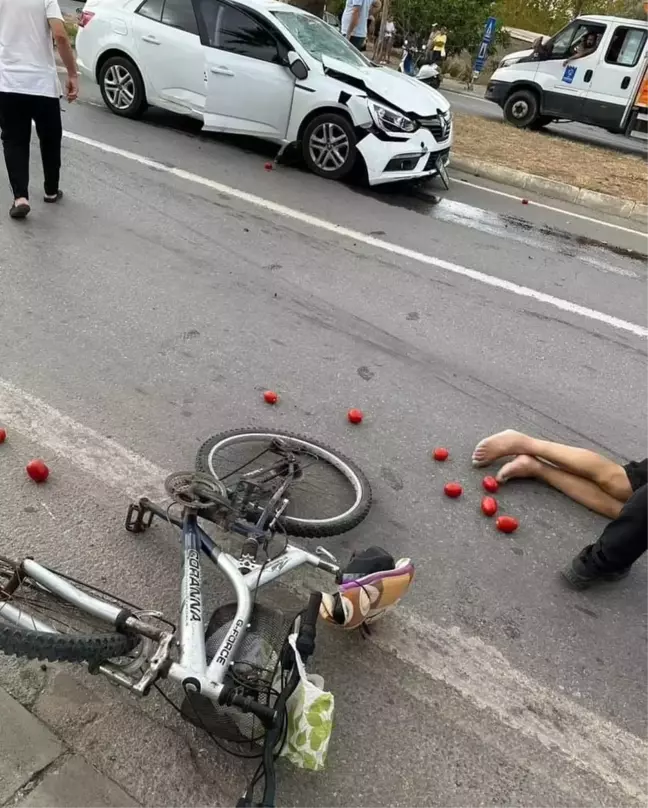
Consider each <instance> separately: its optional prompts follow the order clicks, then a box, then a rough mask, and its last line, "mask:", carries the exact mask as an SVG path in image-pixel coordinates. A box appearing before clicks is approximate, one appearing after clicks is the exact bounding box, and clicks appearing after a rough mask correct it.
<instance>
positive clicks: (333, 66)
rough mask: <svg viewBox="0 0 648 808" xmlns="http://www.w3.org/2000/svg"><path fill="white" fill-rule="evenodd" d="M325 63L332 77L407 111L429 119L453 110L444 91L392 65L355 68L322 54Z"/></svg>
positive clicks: (402, 110)
mask: <svg viewBox="0 0 648 808" xmlns="http://www.w3.org/2000/svg"><path fill="white" fill-rule="evenodd" d="M322 64H323V66H324V69H325V70H326V72H327V73H328V74H329V75H331V76H332V77H334V78H336V79H338V80H339V81H342V82H345V83H348V84H350V85H351V86H352V87H357V88H358V89H363V88H364V89H365V90H366V92H367V95H369V96H370V97H372V98H374V99H376V100H382V101H384V102H386V103H387V104H389V105H390V106H392V107H395V108H396V109H399V110H400V111H401V112H404V113H406V114H411V115H414V116H415V117H420V118H427V117H429V116H432V115H436V114H437V113H438V112H446V111H447V110H448V109H450V104H449V103H448V101H447V100H446V99H445V98H444V97H443V96H442V95H441V93H440V92H438V91H437V90H434V89H433V88H432V87H428V86H427V85H426V84H423V82H421V81H417V80H416V79H413V78H411V77H410V76H405V75H404V74H403V73H398V72H397V71H396V70H392V69H391V68H389V67H369V66H367V67H354V66H353V65H349V64H347V63H346V62H341V61H339V60H338V59H332V58H331V57H329V56H322Z"/></svg>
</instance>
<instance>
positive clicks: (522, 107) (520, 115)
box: [504, 90, 539, 129]
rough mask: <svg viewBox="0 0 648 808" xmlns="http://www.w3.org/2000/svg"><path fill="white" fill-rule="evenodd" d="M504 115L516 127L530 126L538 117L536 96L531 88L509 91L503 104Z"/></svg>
mask: <svg viewBox="0 0 648 808" xmlns="http://www.w3.org/2000/svg"><path fill="white" fill-rule="evenodd" d="M504 117H505V118H506V120H507V121H508V122H509V123H512V124H513V126H517V127H518V129H525V128H526V127H528V126H531V125H532V124H533V123H535V121H536V120H537V119H538V117H539V116H538V96H537V95H536V94H535V93H534V92H532V91H531V90H517V91H516V92H513V93H511V95H509V97H508V98H507V99H506V103H505V104H504Z"/></svg>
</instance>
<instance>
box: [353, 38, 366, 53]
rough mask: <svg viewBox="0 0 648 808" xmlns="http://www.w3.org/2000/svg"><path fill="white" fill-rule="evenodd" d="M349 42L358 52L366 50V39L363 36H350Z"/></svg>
mask: <svg viewBox="0 0 648 808" xmlns="http://www.w3.org/2000/svg"><path fill="white" fill-rule="evenodd" d="M349 42H350V43H351V44H352V45H353V47H354V48H357V49H358V50H359V51H365V50H367V39H366V37H363V36H350V37H349Z"/></svg>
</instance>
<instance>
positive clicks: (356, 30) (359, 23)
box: [0, 0, 372, 51]
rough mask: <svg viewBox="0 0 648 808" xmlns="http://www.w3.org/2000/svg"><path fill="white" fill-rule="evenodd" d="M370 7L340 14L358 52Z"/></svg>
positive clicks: (357, 3) (349, 5)
mask: <svg viewBox="0 0 648 808" xmlns="http://www.w3.org/2000/svg"><path fill="white" fill-rule="evenodd" d="M0 1H1V0H0ZM371 6H372V0H346V6H345V8H344V12H343V14H342V34H343V36H345V37H346V38H347V39H348V40H349V42H350V43H351V44H352V45H354V46H355V47H356V48H357V49H358V50H359V51H362V50H364V49H365V45H366V41H367V22H368V19H369V10H370V8H371Z"/></svg>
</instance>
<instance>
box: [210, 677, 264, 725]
mask: <svg viewBox="0 0 648 808" xmlns="http://www.w3.org/2000/svg"><path fill="white" fill-rule="evenodd" d="M233 691H234V687H232V686H230V685H226V686H225V687H224V688H223V690H222V691H221V695H220V697H219V699H218V702H219V704H225V705H227V706H228V707H238V708H239V710H242V711H243V712H244V713H252V714H253V715H255V716H256V717H257V718H258V719H259V720H260V721H261V722H262V723H263V725H264V726H265V727H266V728H267V729H270V728H271V727H272V726H274V724H275V721H276V719H277V711H276V710H275V709H273V708H272V707H268V706H267V705H265V704H259V702H258V701H256V699H253V698H252V697H250V696H241V695H239V694H238V693H235V692H233Z"/></svg>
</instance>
